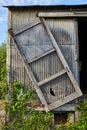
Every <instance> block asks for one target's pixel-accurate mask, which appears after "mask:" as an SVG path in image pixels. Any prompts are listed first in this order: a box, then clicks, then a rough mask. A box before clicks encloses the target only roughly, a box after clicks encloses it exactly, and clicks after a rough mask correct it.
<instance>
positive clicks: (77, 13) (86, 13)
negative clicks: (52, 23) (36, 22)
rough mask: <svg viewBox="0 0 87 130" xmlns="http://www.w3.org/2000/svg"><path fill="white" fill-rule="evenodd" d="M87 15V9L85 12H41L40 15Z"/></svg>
mask: <svg viewBox="0 0 87 130" xmlns="http://www.w3.org/2000/svg"><path fill="white" fill-rule="evenodd" d="M79 16H80V17H86V16H87V11H83V12H75V11H73V12H39V13H38V17H79Z"/></svg>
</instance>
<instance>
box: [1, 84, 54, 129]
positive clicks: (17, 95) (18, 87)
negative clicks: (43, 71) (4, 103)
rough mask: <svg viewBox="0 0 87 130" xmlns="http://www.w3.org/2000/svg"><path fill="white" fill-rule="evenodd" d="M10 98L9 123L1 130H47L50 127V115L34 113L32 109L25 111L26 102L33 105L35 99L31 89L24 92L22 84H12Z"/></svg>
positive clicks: (41, 112)
mask: <svg viewBox="0 0 87 130" xmlns="http://www.w3.org/2000/svg"><path fill="white" fill-rule="evenodd" d="M12 90H13V93H12V96H11V99H10V104H9V106H8V107H7V112H8V114H9V118H10V122H8V123H7V124H6V125H4V126H3V130H9V129H10V130H19V129H20V130H48V129H49V128H50V127H51V125H52V113H50V112H48V113H45V112H43V111H35V110H34V109H33V107H31V109H29V111H27V108H26V102H27V100H29V101H30V102H31V103H34V100H35V98H36V96H35V92H34V91H33V90H32V89H29V90H27V91H26V92H25V91H24V86H23V84H21V83H19V82H14V83H13V84H12Z"/></svg>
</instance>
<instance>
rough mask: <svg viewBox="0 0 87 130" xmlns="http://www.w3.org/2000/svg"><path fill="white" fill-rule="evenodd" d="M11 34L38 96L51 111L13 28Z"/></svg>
mask: <svg viewBox="0 0 87 130" xmlns="http://www.w3.org/2000/svg"><path fill="white" fill-rule="evenodd" d="M9 34H10V36H11V38H12V39H13V42H14V45H15V47H16V49H17V51H18V53H19V55H20V58H21V60H22V63H23V65H24V67H25V69H26V71H27V74H28V75H29V77H30V78H31V81H32V83H33V85H34V88H35V90H36V92H37V94H38V96H39V98H40V100H41V102H42V104H44V105H45V110H46V111H49V110H48V106H47V102H46V100H45V98H44V96H43V93H42V91H41V90H40V88H39V87H38V84H37V82H36V79H35V78H34V75H33V73H32V71H31V68H30V67H29V65H28V64H26V59H25V57H24V55H23V51H22V50H21V49H20V48H19V46H18V44H17V42H16V38H14V33H13V31H12V29H11V32H10V30H9Z"/></svg>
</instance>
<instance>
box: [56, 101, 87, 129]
mask: <svg viewBox="0 0 87 130" xmlns="http://www.w3.org/2000/svg"><path fill="white" fill-rule="evenodd" d="M76 109H77V110H78V111H79V112H81V117H80V118H79V120H78V121H77V122H75V123H74V124H70V123H68V124H67V125H65V124H60V125H57V126H56V128H55V129H56V130H87V101H84V102H80V103H79V104H78V107H76Z"/></svg>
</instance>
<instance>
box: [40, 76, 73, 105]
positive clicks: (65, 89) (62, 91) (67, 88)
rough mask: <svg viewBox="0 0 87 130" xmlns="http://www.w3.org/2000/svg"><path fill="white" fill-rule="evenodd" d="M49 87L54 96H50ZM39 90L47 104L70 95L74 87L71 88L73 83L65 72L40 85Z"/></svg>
mask: <svg viewBox="0 0 87 130" xmlns="http://www.w3.org/2000/svg"><path fill="white" fill-rule="evenodd" d="M50 88H52V90H53V92H54V94H55V96H52V95H51V94H50ZM41 90H42V92H43V94H44V96H45V98H46V100H47V103H48V104H51V103H53V102H55V101H58V100H61V99H62V100H63V99H64V98H65V96H67V95H70V94H71V93H72V92H75V89H74V88H73V85H72V83H71V82H70V79H69V78H68V77H67V75H66V74H64V75H63V76H61V77H59V78H56V79H55V80H52V81H50V82H49V83H47V84H45V85H43V86H41Z"/></svg>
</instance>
